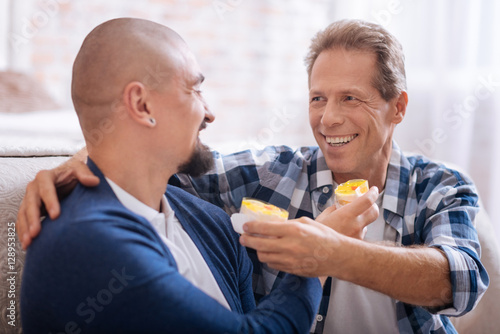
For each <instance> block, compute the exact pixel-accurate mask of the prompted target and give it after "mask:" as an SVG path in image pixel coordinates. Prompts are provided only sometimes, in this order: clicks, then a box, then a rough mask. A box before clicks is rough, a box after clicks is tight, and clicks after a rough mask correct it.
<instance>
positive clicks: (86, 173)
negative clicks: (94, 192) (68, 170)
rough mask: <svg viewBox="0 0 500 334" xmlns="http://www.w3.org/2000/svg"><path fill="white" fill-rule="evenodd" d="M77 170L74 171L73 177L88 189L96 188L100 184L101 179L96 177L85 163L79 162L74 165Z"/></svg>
mask: <svg viewBox="0 0 500 334" xmlns="http://www.w3.org/2000/svg"><path fill="white" fill-rule="evenodd" d="M73 167H75V169H74V170H73V175H74V176H75V177H76V179H77V180H78V181H79V182H80V183H81V184H83V185H84V186H87V187H95V186H97V185H98V184H99V182H100V181H99V178H98V177H97V176H95V175H94V174H93V173H92V171H91V170H90V168H89V167H88V166H87V165H86V164H84V163H83V162H80V161H79V162H78V163H75V164H74V165H73Z"/></svg>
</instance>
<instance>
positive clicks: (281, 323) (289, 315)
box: [21, 159, 321, 334]
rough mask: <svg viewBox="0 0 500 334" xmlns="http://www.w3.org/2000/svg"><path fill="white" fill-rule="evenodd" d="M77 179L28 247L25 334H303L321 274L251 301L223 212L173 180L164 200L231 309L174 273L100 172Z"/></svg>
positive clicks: (164, 252) (288, 279)
mask: <svg viewBox="0 0 500 334" xmlns="http://www.w3.org/2000/svg"><path fill="white" fill-rule="evenodd" d="M88 165H89V167H90V169H91V170H92V171H93V172H94V173H95V174H96V175H97V176H98V177H99V178H100V180H101V182H100V184H99V185H98V186H97V187H94V188H86V187H84V186H82V185H78V186H77V187H76V188H75V189H74V191H73V192H72V193H71V194H70V195H69V196H68V197H67V198H66V199H64V200H63V201H62V202H61V206H62V210H61V215H60V217H59V218H58V219H56V220H51V219H49V218H47V219H46V220H44V222H43V229H42V231H41V233H40V235H39V236H38V237H37V238H36V239H35V240H34V241H33V244H32V245H31V246H30V248H29V249H28V251H27V254H26V263H25V266H24V272H23V281H22V289H21V319H22V325H23V330H24V332H25V333H28V334H29V333H49V332H52V333H59V332H64V333H156V332H158V333H159V332H162V333H218V334H219V333H307V332H308V330H309V328H310V326H311V323H312V321H313V317H314V315H315V314H316V311H317V308H318V305H319V300H320V298H321V287H320V284H319V281H318V280H317V279H306V278H301V277H297V276H293V275H286V276H285V277H284V279H283V280H282V282H281V284H280V285H279V286H278V287H277V288H276V289H275V290H273V292H272V293H271V294H270V295H268V296H267V297H266V298H264V299H262V300H261V301H260V303H259V305H258V306H257V307H256V306H255V301H254V298H253V291H252V282H251V277H252V265H251V262H250V260H249V258H248V256H247V253H246V250H245V248H244V247H242V246H241V245H240V244H239V242H238V235H237V234H236V233H235V232H234V231H233V230H232V227H231V223H230V221H229V217H228V216H227V215H226V213H225V212H224V211H222V210H221V209H219V208H217V207H215V206H213V205H211V204H209V203H207V202H205V201H202V200H200V199H198V198H196V197H194V196H192V195H190V194H188V193H186V192H185V191H183V190H180V189H178V188H176V187H174V186H168V189H167V192H166V195H167V199H168V201H169V203H170V205H171V206H172V209H173V210H174V211H175V213H176V216H177V218H178V219H179V221H180V223H181V224H182V226H183V228H184V229H185V230H186V232H187V233H188V234H189V236H190V237H191V239H192V240H193V241H194V243H195V244H196V246H197V247H198V249H199V250H200V252H201V254H202V256H203V258H204V259H205V261H206V262H207V264H208V266H209V268H210V270H211V271H212V274H213V275H214V277H215V279H216V281H217V283H218V285H219V286H220V288H221V291H222V293H223V294H224V296H225V297H226V299H227V301H228V303H229V305H230V307H231V311H230V310H227V309H226V308H225V307H223V306H221V305H220V304H219V303H218V302H217V301H215V300H214V299H212V298H210V297H209V296H207V295H206V294H205V293H203V292H202V291H201V290H199V289H198V288H196V287H195V286H193V285H192V284H191V283H190V282H189V281H187V280H186V279H185V278H184V277H183V276H182V275H180V274H179V272H178V270H177V266H176V263H175V260H174V258H173V256H172V254H171V253H170V251H169V249H168V247H167V246H166V245H165V244H164V243H163V242H162V240H161V239H160V237H159V236H158V234H157V233H156V231H155V230H154V228H153V227H152V226H151V224H150V223H149V222H148V221H147V220H146V219H145V218H143V217H141V216H138V215H136V214H134V213H132V212H131V211H129V210H128V209H126V208H125V207H124V206H123V205H122V204H121V203H120V202H119V200H118V199H117V198H116V196H115V194H114V193H113V191H112V190H111V188H110V186H109V184H108V183H107V182H106V180H105V178H104V175H103V174H102V173H101V171H100V170H99V168H98V167H97V166H96V165H95V164H94V163H93V162H92V161H91V160H90V159H89V162H88Z"/></svg>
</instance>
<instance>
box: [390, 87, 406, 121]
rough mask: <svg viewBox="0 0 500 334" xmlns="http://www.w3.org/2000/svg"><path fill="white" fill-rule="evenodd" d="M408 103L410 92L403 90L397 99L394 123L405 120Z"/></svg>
mask: <svg viewBox="0 0 500 334" xmlns="http://www.w3.org/2000/svg"><path fill="white" fill-rule="evenodd" d="M407 105H408V93H406V91H404V90H403V91H401V94H399V96H398V97H396V101H395V114H394V118H393V121H392V122H393V123H394V124H399V123H401V122H402V121H403V119H404V118H405V115H406V106H407Z"/></svg>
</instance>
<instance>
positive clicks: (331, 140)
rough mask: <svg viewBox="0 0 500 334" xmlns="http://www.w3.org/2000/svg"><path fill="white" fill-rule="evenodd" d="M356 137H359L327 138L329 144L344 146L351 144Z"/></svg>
mask: <svg viewBox="0 0 500 334" xmlns="http://www.w3.org/2000/svg"><path fill="white" fill-rule="evenodd" d="M356 137H357V135H352V136H345V137H326V142H327V143H328V144H334V145H343V144H347V143H349V142H350V141H351V140H353V139H354V138H356Z"/></svg>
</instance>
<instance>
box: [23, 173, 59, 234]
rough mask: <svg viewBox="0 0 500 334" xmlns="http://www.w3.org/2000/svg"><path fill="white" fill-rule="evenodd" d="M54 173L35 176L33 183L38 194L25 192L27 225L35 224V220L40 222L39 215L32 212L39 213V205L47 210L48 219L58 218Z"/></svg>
mask: <svg viewBox="0 0 500 334" xmlns="http://www.w3.org/2000/svg"><path fill="white" fill-rule="evenodd" d="M55 180H56V176H55V172H54V171H41V172H39V173H38V174H37V176H36V178H35V181H34V182H36V183H37V186H38V192H36V191H33V192H31V191H28V190H27V191H26V196H28V195H29V197H28V198H27V202H26V204H27V206H28V208H29V210H30V214H29V216H28V218H29V224H30V226H31V224H35V220H37V221H38V222H40V216H39V213H38V214H36V213H35V212H34V211H32V210H38V211H40V208H41V204H42V202H43V204H44V205H45V208H46V209H47V213H48V214H49V216H50V218H52V219H56V218H57V217H59V213H60V212H61V208H60V206H59V199H58V198H57V191H56V186H55Z"/></svg>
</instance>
